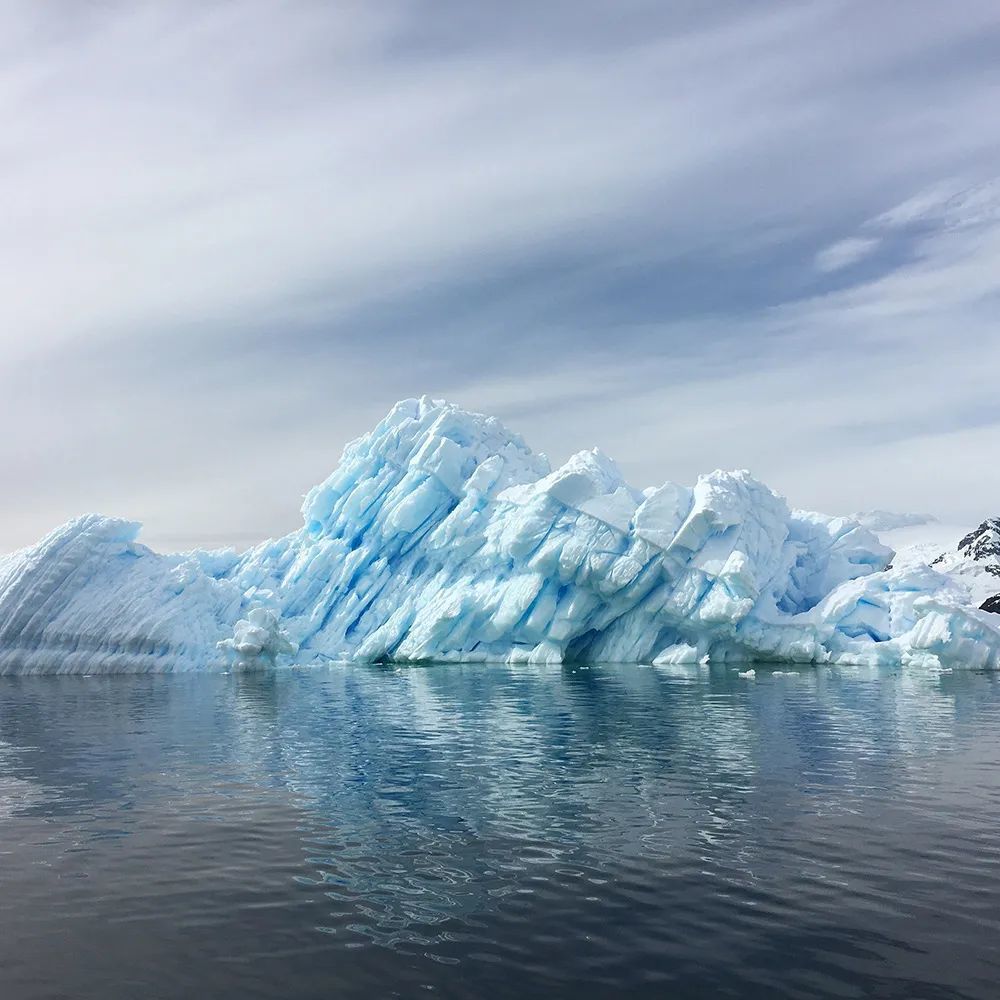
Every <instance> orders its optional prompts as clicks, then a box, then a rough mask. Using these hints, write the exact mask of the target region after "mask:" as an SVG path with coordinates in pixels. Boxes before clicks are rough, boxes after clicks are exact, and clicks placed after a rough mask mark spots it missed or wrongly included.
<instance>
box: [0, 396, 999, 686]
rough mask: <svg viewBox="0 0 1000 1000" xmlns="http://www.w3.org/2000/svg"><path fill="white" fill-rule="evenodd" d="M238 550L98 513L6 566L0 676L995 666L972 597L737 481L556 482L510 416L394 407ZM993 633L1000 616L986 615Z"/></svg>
mask: <svg viewBox="0 0 1000 1000" xmlns="http://www.w3.org/2000/svg"><path fill="white" fill-rule="evenodd" d="M302 511H303V519H304V524H303V526H302V528H301V529H300V530H298V531H296V532H294V533H292V534H290V535H287V536H285V537H284V538H280V539H277V540H269V541H267V542H264V543H263V544H261V545H259V546H257V547H256V548H254V549H251V550H250V551H248V552H247V553H245V554H244V555H242V556H236V555H235V554H234V553H232V552H191V553H184V554H180V555H160V554H158V553H155V552H153V551H151V550H150V549H148V548H147V547H145V546H143V545H141V544H140V543H138V542H137V541H136V535H137V533H138V525H136V524H134V523H131V522H125V521H120V520H116V519H110V518H102V517H98V516H96V515H89V516H87V517H83V518H79V519H77V520H75V521H71V522H70V523H68V524H67V525H64V526H63V527H61V528H59V529H57V530H56V531H55V532H53V533H52V534H50V535H49V536H47V537H46V538H45V539H43V540H42V541H41V542H40V543H39V544H38V545H36V546H34V547H32V548H29V549H26V550H23V551H21V552H18V553H14V554H12V555H10V556H7V557H6V558H4V559H2V560H0V670H7V671H12V670H97V669H197V668H205V667H210V666H213V665H217V664H219V663H220V662H223V661H224V660H225V659H229V660H235V661H236V662H237V663H243V664H256V663H261V662H273V661H274V660H275V658H276V657H279V656H291V655H295V656H296V657H297V659H298V660H300V661H302V662H308V661H309V660H315V659H317V658H322V659H334V660H342V659H350V660H358V661H364V662H376V661H397V662H412V661H422V660H461V661H484V662H485V661H508V662H531V663H559V662H563V661H566V660H586V661H612V662H653V663H678V662H695V661H701V660H704V659H706V658H712V659H715V660H719V659H733V660H745V659H747V658H754V657H757V658H764V659H769V660H787V661H798V662H818V663H857V664H872V665H877V664H892V665H911V664H924V665H931V666H941V665H945V664H947V665H949V666H951V665H955V666H959V665H961V666H971V667H977V668H987V667H997V666H1000V631H998V629H997V628H996V627H994V625H993V624H992V622H991V620H990V619H991V618H994V619H995V616H990V615H989V614H988V613H986V612H982V611H979V610H977V609H975V608H974V607H972V606H971V605H970V603H969V600H968V595H967V594H966V593H964V591H963V588H962V586H961V584H959V583H958V582H956V581H954V580H953V579H951V578H950V577H948V576H946V575H943V574H940V573H937V572H935V571H934V570H932V569H930V568H928V567H926V566H907V567H905V568H902V569H891V568H889V564H890V560H891V558H892V555H893V553H892V551H891V550H890V549H887V548H885V547H884V546H882V545H881V544H879V542H878V540H877V539H876V538H875V536H874V535H873V534H872V533H871V532H870V531H868V530H867V529H866V528H864V527H862V526H861V525H860V524H858V523H857V522H856V521H854V520H851V519H848V518H831V517H826V516H824V515H821V514H816V513H810V512H805V511H798V510H792V509H790V508H789V507H788V504H787V503H786V501H785V500H784V499H783V498H782V497H780V496H778V495H776V494H775V493H773V492H772V491H771V490H769V489H768V488H767V487H766V486H764V485H763V484H761V483H759V482H757V481H756V480H755V479H753V478H752V477H751V476H750V475H749V473H747V472H742V471H739V472H713V473H711V474H709V475H706V476H702V477H701V478H700V479H699V480H698V482H697V483H696V484H695V485H694V486H693V487H690V488H689V487H686V486H679V485H675V484H673V483H667V484H665V485H663V486H661V487H659V488H656V489H649V490H645V491H643V492H638V491H636V490H634V489H633V488H632V487H630V486H629V485H628V484H627V483H626V482H625V481H624V480H623V479H622V477H621V474H620V473H619V471H618V470H617V468H616V467H615V465H614V463H613V462H612V461H611V460H610V459H608V458H607V457H605V456H604V455H602V454H601V453H600V452H598V451H587V452H580V453H579V454H577V455H574V456H573V457H572V458H571V459H570V460H569V461H568V462H566V463H565V464H564V465H563V466H561V467H560V468H558V469H556V470H554V471H553V470H551V469H550V467H549V464H548V462H547V460H546V459H545V458H544V457H543V456H541V455H536V454H534V453H532V452H531V450H530V449H529V448H528V447H527V446H526V445H525V443H524V442H523V441H522V440H521V438H519V437H518V436H517V435H514V434H511V433H510V432H509V431H507V430H506V429H505V428H504V427H503V426H502V425H501V424H500V423H499V422H498V421H497V420H495V419H493V418H490V417H485V416H481V415H479V414H474V413H468V412H465V411H463V410H461V409H459V408H457V407H455V406H452V405H449V404H447V403H442V402H436V401H431V400H428V399H426V398H425V399H421V400H406V401H404V402H401V403H398V404H397V405H396V406H395V407H394V408H393V409H392V411H391V412H390V413H389V414H388V416H387V417H386V418H385V419H384V420H383V421H382V422H381V423H380V424H379V425H378V426H377V427H376V428H375V429H374V430H373V431H372V432H371V433H370V434H368V435H366V436H365V437H362V438H360V439H358V440H357V441H355V442H353V443H352V444H350V445H348V447H347V448H346V449H345V451H344V455H343V457H342V459H341V462H340V464H339V465H338V467H337V469H336V470H335V471H334V473H333V474H332V475H331V476H330V477H329V478H328V479H327V480H326V481H325V482H323V483H321V484H320V485H318V486H316V487H315V488H314V489H313V490H311V491H310V493H309V494H308V496H307V497H306V499H305V503H304V505H303V508H302ZM995 620H996V619H995Z"/></svg>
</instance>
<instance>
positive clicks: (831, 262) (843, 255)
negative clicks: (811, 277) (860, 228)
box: [816, 236, 880, 274]
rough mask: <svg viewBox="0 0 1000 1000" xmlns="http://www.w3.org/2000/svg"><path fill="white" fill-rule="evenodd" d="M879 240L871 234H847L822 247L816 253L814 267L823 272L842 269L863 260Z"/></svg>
mask: <svg viewBox="0 0 1000 1000" xmlns="http://www.w3.org/2000/svg"><path fill="white" fill-rule="evenodd" d="M879 243H880V240H877V239H875V238H874V237H871V236H849V237H848V238H847V239H844V240H838V241H837V242H836V243H831V244H830V245H829V246H828V247H824V248H823V249H822V250H820V252H819V253H818V254H816V267H817V268H818V269H819V270H820V271H822V272H823V273H824V274H830V273H832V272H833V271H840V270H843V268H845V267H850V266H851V265H852V264H857V263H858V261H860V260H864V258H865V257H867V256H868V255H869V254H870V253H872V252H873V251H874V250H875V249H876V248H877V247H878V245H879Z"/></svg>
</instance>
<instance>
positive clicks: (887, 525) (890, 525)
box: [848, 510, 937, 534]
mask: <svg viewBox="0 0 1000 1000" xmlns="http://www.w3.org/2000/svg"><path fill="white" fill-rule="evenodd" d="M848 516H849V517H852V518H853V519H854V520H855V521H857V522H858V524H863V525H864V526H865V527H866V528H868V529H870V530H871V531H874V532H875V533H876V534H878V533H879V532H881V531H897V530H899V529H900V528H913V527H917V526H919V525H922V524H933V523H934V522H935V521H937V518H936V517H934V515H933V514H911V513H899V512H897V511H892V510H861V511H858V512H857V513H856V514H849V515H848Z"/></svg>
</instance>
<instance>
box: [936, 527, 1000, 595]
mask: <svg viewBox="0 0 1000 1000" xmlns="http://www.w3.org/2000/svg"><path fill="white" fill-rule="evenodd" d="M931 565H932V566H934V567H936V568H937V569H941V570H945V571H947V572H948V573H950V574H952V575H953V576H959V577H961V578H962V579H963V582H965V583H966V584H968V586H969V587H970V588H971V590H972V593H973V596H974V598H975V599H976V601H977V602H980V601H981V602H982V603H980V604H979V606H980V608H981V609H982V610H983V611H992V612H994V613H996V614H1000V517H989V518H987V519H986V520H985V521H983V523H982V524H980V525H979V527H978V528H976V529H975V531H970V532H969V533H968V534H967V535H966V536H965V537H964V538H963V539H962V540H961V541H960V542H959V543H958V546H957V547H956V550H955V551H954V552H945V553H943V554H942V555H940V556H938V557H937V559H935V560H934V561H933V562H932V563H931Z"/></svg>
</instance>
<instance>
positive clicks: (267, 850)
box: [0, 665, 1000, 1000]
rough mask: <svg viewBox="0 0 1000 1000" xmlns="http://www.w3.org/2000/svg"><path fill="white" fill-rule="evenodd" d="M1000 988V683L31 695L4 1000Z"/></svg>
mask: <svg viewBox="0 0 1000 1000" xmlns="http://www.w3.org/2000/svg"><path fill="white" fill-rule="evenodd" d="M625 993H628V994H630V995H634V996H650V997H768V998H772V997H808V998H816V997H838V998H843V997H887V998H900V1000H902V998H907V1000H912V998H931V1000H937V998H945V997H949V998H950V997H969V998H971V997H981V998H995V997H997V996H998V995H1000V678H997V677H994V676H989V675H977V674H971V673H959V672H956V673H953V674H946V675H942V676H940V677H937V676H928V675H923V674H898V673H897V674H887V673H877V672H867V671H834V670H828V669H812V668H809V669H803V670H801V671H799V672H795V673H793V674H790V675H786V674H780V673H777V674H776V673H773V672H771V671H769V670H768V669H767V668H762V667H758V668H757V675H756V677H755V678H753V679H750V678H741V677H739V676H738V675H737V673H736V672H735V671H733V670H730V669H728V668H719V669H715V668H713V669H711V670H708V669H698V668H693V669H690V670H687V669H674V670H663V669H656V668H651V667H614V668H611V667H602V668H597V667H594V668H591V669H585V668H583V667H575V668H574V667H563V668H535V667H531V668H529V667H517V668H515V667H483V666H480V665H476V666H460V665H435V666H428V667H421V668H406V669H394V668H388V667H384V668H383V667H360V666H356V667H349V666H330V667H329V668H323V669H309V670H291V669H288V670H279V671H275V672H271V673H260V674H236V673H234V674H224V675H223V674H202V675H181V674H178V675H161V676H115V677H89V678H88V677H28V678H2V679H0V997H2V998H3V1000H22V998H29V997H30V998H42V997H46V998H48V997H63V998H72V1000H84V998H95V1000H98V998H99V1000H116V998H129V1000H132V998H142V1000H150V998H159V997H162V998H181V997H183V998H186V1000H189V998H202V997H204V998H217V997H239V998H247V997H281V998H289V1000H296V998H306V997H309V998H312V997H316V998H319V997H388V996H401V997H414V996H440V997H467V996H468V997H472V996H489V997H504V996H515V997H522V998H523V997H533V996H539V997H541V996H545V997H553V996H567V997H574V998H580V997H611V996H620V995H622V994H625Z"/></svg>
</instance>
